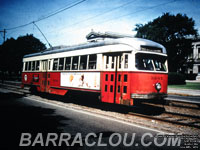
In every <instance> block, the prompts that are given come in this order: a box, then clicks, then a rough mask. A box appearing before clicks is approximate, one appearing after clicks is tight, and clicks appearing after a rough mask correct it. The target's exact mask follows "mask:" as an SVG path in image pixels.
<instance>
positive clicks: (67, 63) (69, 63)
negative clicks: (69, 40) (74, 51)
mask: <svg viewBox="0 0 200 150" xmlns="http://www.w3.org/2000/svg"><path fill="white" fill-rule="evenodd" d="M70 68H71V57H66V58H65V70H70Z"/></svg>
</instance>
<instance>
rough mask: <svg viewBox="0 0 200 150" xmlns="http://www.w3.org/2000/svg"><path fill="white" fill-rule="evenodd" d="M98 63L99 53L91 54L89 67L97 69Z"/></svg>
mask: <svg viewBox="0 0 200 150" xmlns="http://www.w3.org/2000/svg"><path fill="white" fill-rule="evenodd" d="M96 63H97V55H96V54H94V55H89V64H88V65H89V66H88V68H89V69H96Z"/></svg>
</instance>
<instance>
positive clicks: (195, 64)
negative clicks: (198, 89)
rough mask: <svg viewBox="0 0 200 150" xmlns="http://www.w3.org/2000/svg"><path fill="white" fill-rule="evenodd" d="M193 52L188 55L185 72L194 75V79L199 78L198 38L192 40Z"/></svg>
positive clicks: (199, 53) (199, 49) (199, 43)
mask: <svg viewBox="0 0 200 150" xmlns="http://www.w3.org/2000/svg"><path fill="white" fill-rule="evenodd" d="M192 46H193V53H192V54H191V55H190V56H188V60H187V70H186V73H187V74H194V75H196V80H200V40H199V41H196V42H193V43H192Z"/></svg>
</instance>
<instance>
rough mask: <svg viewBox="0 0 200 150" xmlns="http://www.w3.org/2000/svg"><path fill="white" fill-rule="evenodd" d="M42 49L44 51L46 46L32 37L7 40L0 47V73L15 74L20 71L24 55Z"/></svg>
mask: <svg viewBox="0 0 200 150" xmlns="http://www.w3.org/2000/svg"><path fill="white" fill-rule="evenodd" d="M44 49H46V46H45V45H44V44H43V43H42V42H40V40H38V39H37V38H35V37H34V36H33V35H28V34H27V35H26V36H20V37H18V38H17V39H16V40H15V39H13V38H10V39H7V40H6V41H5V42H4V43H3V45H1V46H0V71H3V72H5V71H8V72H16V73H17V72H19V71H21V70H22V58H23V56H24V55H26V54H30V53H34V52H39V51H42V50H44Z"/></svg>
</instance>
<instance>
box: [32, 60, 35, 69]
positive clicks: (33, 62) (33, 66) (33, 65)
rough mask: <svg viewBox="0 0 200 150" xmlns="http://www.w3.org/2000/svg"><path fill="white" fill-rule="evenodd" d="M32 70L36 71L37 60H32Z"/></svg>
mask: <svg viewBox="0 0 200 150" xmlns="http://www.w3.org/2000/svg"><path fill="white" fill-rule="evenodd" d="M32 71H35V61H32Z"/></svg>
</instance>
